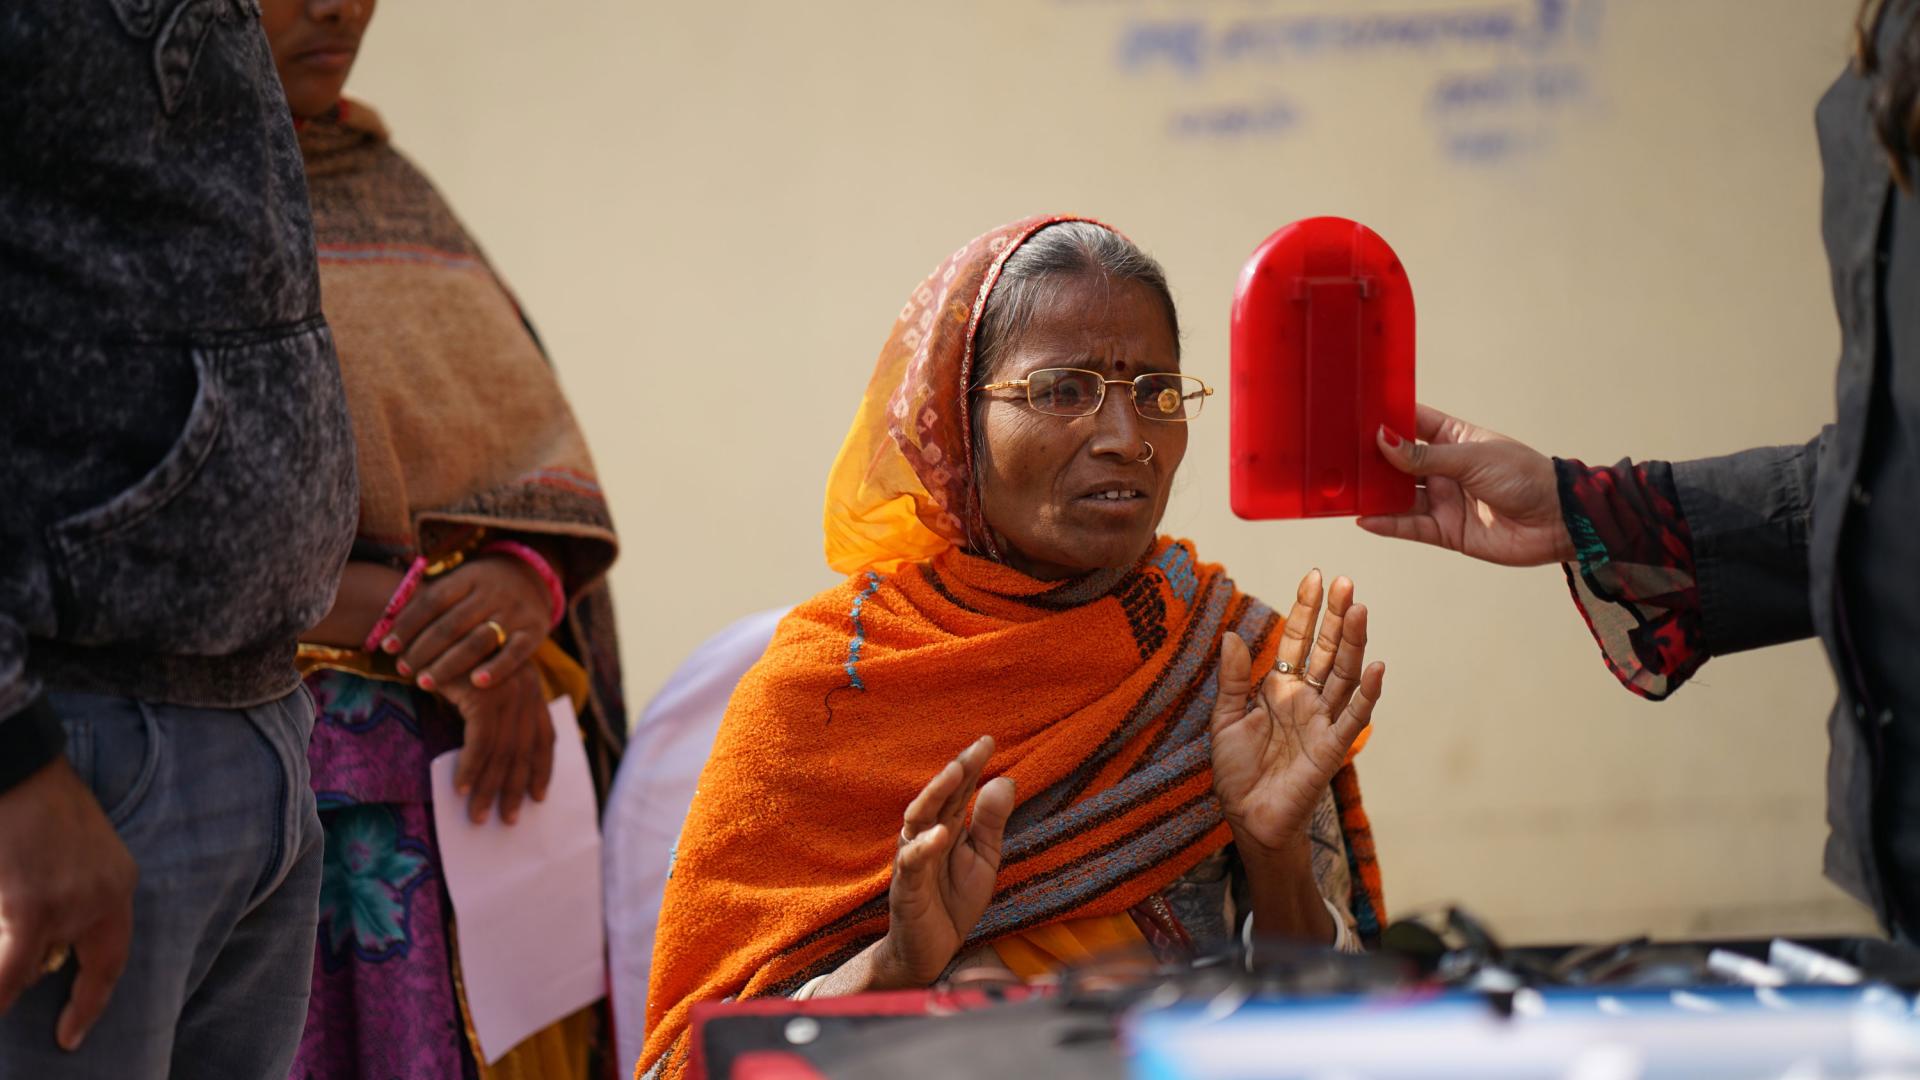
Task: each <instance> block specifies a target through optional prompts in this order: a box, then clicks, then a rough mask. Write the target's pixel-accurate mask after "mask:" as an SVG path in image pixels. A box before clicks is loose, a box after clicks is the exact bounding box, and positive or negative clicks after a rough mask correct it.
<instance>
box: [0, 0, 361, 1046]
mask: <svg viewBox="0 0 1920 1080" xmlns="http://www.w3.org/2000/svg"><path fill="white" fill-rule="evenodd" d="M0 71H4V72H5V73H6V76H5V80H6V86H7V107H6V108H5V109H4V110H0V384H3V385H4V390H0V492H5V501H4V504H0V1075H4V1076H7V1077H16V1076H17V1077H39V1076H82V1077H86V1076H103V1077H104V1076H115V1077H141V1078H145V1077H160V1076H166V1075H171V1076H174V1077H195V1076H206V1077H216V1076H217V1077H278V1076H284V1075H286V1070H287V1066H288V1063H289V1062H290V1061H291V1059H292V1057H293V1053H294V1051H295V1049H296V1047H297V1044H298V1042H299V1038H300V1032H301V1026H302V1023H303V1021H304V1019H305V1014H306V994H307V988H308V983H309V973H310V970H311V965H312V961H313V934H314V926H315V919H316V915H315V911H316V904H317V890H318V885H319V880H320V862H321V850H320V835H321V834H320V829H319V823H318V819H317V817H316V815H315V810H314V797H313V793H312V791H311V790H310V788H309V787H308V783H307V765H306V742H307V736H308V734H309V732H310V730H311V726H312V722H313V721H312V711H311V705H310V703H309V702H308V700H307V699H306V698H305V697H304V695H302V694H301V693H300V692H299V680H298V678H297V676H296V673H295V670H294V664H293V657H294V649H295V645H296V638H297V636H298V635H299V633H300V632H301V631H302V630H303V629H305V628H306V627H308V626H310V625H312V624H313V623H315V622H317V621H318V620H319V619H320V618H321V617H322V616H323V615H324V614H325V613H326V612H327V609H328V606H329V604H330V603H331V601H332V598H333V594H334V588H335V585H336V583H337V581H338V578H339V574H340V569H341V567H342V565H343V564H344V562H345V560H346V557H347V551H348V547H349V545H350V543H351V541H352V536H353V529H354V520H355V512H356V489H355V482H354V473H353V468H354V466H353V462H354V454H353V444H352V440H353V435H352V430H351V427H350V425H349V422H348V418H347V412H346V405H345V402H344V400H343V397H342V394H341V390H340V382H339V371H338V368H337V366H336V364H335V360H334V354H333V346H332V343H331V340H330V338H329V336H328V332H327V327H326V324H325V322H324V321H323V320H322V319H321V317H320V296H319V286H318V281H317V278H316V274H315V265H314V249H313V237H312V229H311V225H310V221H309V215H308V209H307V200H306V185H305V181H304V177H303V175H302V172H301V164H300V151H299V148H298V146H297V145H296V143H295V141H294V133H293V128H292V123H291V120H290V117H289V114H288V111H287V105H286V101H285V99H284V97H283V96H282V94H281V90H280V83H279V79H278V78H277V76H276V75H275V72H274V65H273V57H272V56H271V54H270V53H269V51H268V47H267V42H266V40H265V37H264V35H263V34H262V32H261V29H260V26H259V9H258V7H257V5H255V4H252V3H249V2H247V0H14V2H12V3H9V4H7V5H5V8H4V10H3V11H0Z"/></svg>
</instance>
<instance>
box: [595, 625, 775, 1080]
mask: <svg viewBox="0 0 1920 1080" xmlns="http://www.w3.org/2000/svg"><path fill="white" fill-rule="evenodd" d="M789 610H790V609H789V608H780V609H778V610H774V611H762V612H760V613H759V614H756V615H749V616H747V617H746V618H744V619H741V620H740V621H738V622H736V623H734V624H733V625H731V626H729V627H727V628H726V629H725V630H722V631H720V632H719V633H718V634H715V635H714V636H713V637H711V638H709V639H707V641H706V642H705V643H704V644H702V645H701V646H700V647H699V648H697V649H695V650H694V652H693V655H692V656H690V657H688V658H687V660H686V662H685V663H683V664H681V665H680V667H679V669H678V670H676V671H675V672H674V673H673V674H672V675H670V676H668V677H667V682H666V685H665V686H663V687H661V688H660V692H659V693H657V694H655V695H654V696H653V700H652V701H650V702H648V703H647V707H646V710H645V711H644V712H642V713H641V714H640V722H639V723H638V724H636V725H635V726H634V731H633V736H632V738H630V739H629V740H628V741H627V751H626V754H625V756H623V757H622V758H621V761H620V771H619V773H618V774H617V775H616V776H615V777H614V781H613V792H612V794H611V795H610V796H609V797H608V799H607V812H606V817H605V820H604V821H603V822H602V828H601V832H602V834H603V836H604V844H605V853H604V861H603V877H604V879H605V883H606V884H605V890H606V893H605V895H606V912H607V952H608V964H609V970H610V973H611V974H610V978H611V981H612V987H611V993H612V998H613V1016H614V1031H615V1035H616V1040H617V1042H618V1046H619V1054H620V1060H621V1061H623V1062H625V1063H626V1064H625V1067H624V1069H623V1075H624V1074H625V1073H628V1072H631V1071H632V1070H633V1067H634V1064H635V1063H637V1062H638V1061H639V1060H640V1053H641V1050H642V1047H643V1040H644V1037H645V1034H646V1024H647V979H648V971H649V969H650V968H651V966H652V963H653V934H654V928H655V926H656V925H657V924H658V923H659V920H660V901H661V896H662V893H663V892H664V891H665V889H666V885H667V875H668V872H669V870H670V868H671V865H672V854H673V847H674V843H675V842H676V841H677V840H678V839H679V837H680V826H681V824H682V822H684V821H685V820H686V816H687V807H689V806H691V805H692V803H693V792H694V788H695V787H696V786H697V785H698V784H699V782H700V770H701V769H702V768H703V767H705V765H706V763H707V754H708V753H709V752H710V751H711V750H712V749H713V739H714V735H715V733H717V732H718V731H719V730H720V719H721V717H723V716H724V715H726V711H727V701H728V700H729V699H730V698H732V696H733V688H734V684H736V683H738V682H739V681H740V676H742V675H745V674H746V673H747V669H748V668H750V667H752V666H753V665H754V662H755V661H757V660H759V659H760V656H761V654H762V653H764V652H766V651H767V643H768V642H770V641H772V640H773V631H774V627H775V626H777V625H778V624H779V622H780V620H781V618H782V617H784V616H785V615H786V613H787V612H788V611H789Z"/></svg>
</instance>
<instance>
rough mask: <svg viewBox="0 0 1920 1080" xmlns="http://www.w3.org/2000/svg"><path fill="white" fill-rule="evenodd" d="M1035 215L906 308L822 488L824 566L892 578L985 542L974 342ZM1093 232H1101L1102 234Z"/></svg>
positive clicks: (943, 269) (986, 242) (958, 256)
mask: <svg viewBox="0 0 1920 1080" xmlns="http://www.w3.org/2000/svg"><path fill="white" fill-rule="evenodd" d="M1065 221H1087V222H1090V223H1091V224H1095V225H1098V224H1100V223H1099V222H1096V221H1092V219H1090V218H1083V217H1075V216H1071V215H1060V214H1054V215H1042V216H1039V217H1030V218H1025V219H1023V220H1021V221H1016V222H1013V223H1012V224H1009V225H1002V226H1000V227H999V228H997V229H994V230H992V231H990V232H987V233H985V234H983V235H981V236H978V237H975V238H974V239H972V240H970V241H968V242H967V243H966V244H965V245H963V246H962V247H961V248H960V250H958V251H956V252H954V253H953V254H952V255H950V256H948V257H947V259H946V261H944V262H942V263H941V264H940V265H939V266H937V267H935V268H934V271H933V273H931V274H929V275H927V279H926V280H925V281H923V282H921V283H920V287H919V288H917V289H915V290H914V291H913V295H912V296H910V297H908V298H907V303H906V306H905V307H903V308H901V309H900V317H899V318H898V319H896V320H895V321H894V324H893V332H892V333H891V334H889V335H887V343H886V345H885V346H884V347H882V348H881V350H880V359H879V362H878V363H877V364H875V365H874V369H873V378H872V380H871V381H869V382H868V383H867V393H866V396H865V397H864V398H863V399H861V402H860V411H859V412H857V413H856V414H855V415H854V419H853V427H852V429H851V430H849V431H848V432H847V439H846V442H845V443H843V444H842V445H841V447H840V454H839V456H838V457H836V458H835V459H834V462H833V472H832V473H831V474H830V475H829V477H828V479H827V499H826V512H825V519H826V520H825V527H826V554H827V564H828V565H829V566H832V567H833V568H834V569H835V570H837V571H839V572H841V573H843V574H857V573H861V572H863V571H867V570H875V571H878V572H880V573H883V574H888V573H892V572H894V571H896V570H898V569H899V568H900V567H901V566H903V565H906V564H908V563H916V562H924V561H926V560H928V559H931V558H933V557H934V556H935V555H938V554H939V553H940V552H942V551H945V550H946V549H947V548H950V547H956V546H958V547H962V548H965V547H968V546H972V545H973V544H975V543H980V542H983V541H985V539H986V537H987V536H988V533H987V530H986V526H985V523H984V522H983V521H982V520H981V517H980V502H979V495H978V492H977V490H976V489H975V486H974V477H973V439H972V430H973V422H972V402H971V395H970V394H969V393H968V388H969V387H970V386H971V385H972V384H973V377H974V372H973V362H974V355H973V347H974V339H975V337H976V336H977V335H978V334H979V331H980V318H981V315H982V313H983V312H984V311H985V310H986V306H987V295H988V294H989V293H990V292H992V291H993V286H994V283H995V282H996V281H998V280H999V278H1000V270H1001V268H1002V267H1003V266H1005V265H1006V261H1007V258H1008V257H1009V256H1011V255H1012V254H1013V253H1014V252H1015V251H1016V250H1018V249H1019V247H1020V245H1021V244H1024V243H1026V242H1027V240H1028V239H1030V238H1031V237H1032V236H1033V234H1034V233H1037V232H1039V231H1040V230H1041V229H1044V228H1046V227H1047V226H1049V225H1057V224H1059V223H1061V222H1065ZM1102 227H1103V228H1104V227H1105V226H1102Z"/></svg>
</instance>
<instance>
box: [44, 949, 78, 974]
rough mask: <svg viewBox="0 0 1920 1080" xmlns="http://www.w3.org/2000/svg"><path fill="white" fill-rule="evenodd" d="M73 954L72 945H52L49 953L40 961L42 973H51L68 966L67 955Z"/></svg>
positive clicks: (48, 950)
mask: <svg viewBox="0 0 1920 1080" xmlns="http://www.w3.org/2000/svg"><path fill="white" fill-rule="evenodd" d="M72 955H73V947H72V946H71V945H50V946H48V947H47V955H46V956H45V957H43V958H42V959H41V961H40V974H42V975H51V974H53V973H54V972H56V971H59V970H60V969H61V968H63V967H66V966H67V957H69V956H72Z"/></svg>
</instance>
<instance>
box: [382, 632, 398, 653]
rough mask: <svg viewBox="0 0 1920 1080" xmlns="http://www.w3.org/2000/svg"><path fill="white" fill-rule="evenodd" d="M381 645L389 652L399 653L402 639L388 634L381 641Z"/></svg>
mask: <svg viewBox="0 0 1920 1080" xmlns="http://www.w3.org/2000/svg"><path fill="white" fill-rule="evenodd" d="M380 647H381V648H382V649H385V650H386V651H387V652H389V653H397V652H399V651H400V639H399V638H397V637H395V636H393V635H392V634H388V635H387V636H386V640H384V641H382V642H380Z"/></svg>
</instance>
